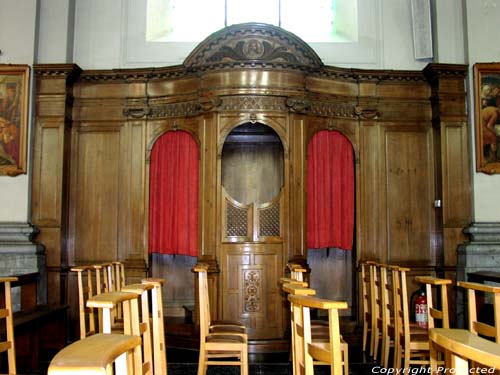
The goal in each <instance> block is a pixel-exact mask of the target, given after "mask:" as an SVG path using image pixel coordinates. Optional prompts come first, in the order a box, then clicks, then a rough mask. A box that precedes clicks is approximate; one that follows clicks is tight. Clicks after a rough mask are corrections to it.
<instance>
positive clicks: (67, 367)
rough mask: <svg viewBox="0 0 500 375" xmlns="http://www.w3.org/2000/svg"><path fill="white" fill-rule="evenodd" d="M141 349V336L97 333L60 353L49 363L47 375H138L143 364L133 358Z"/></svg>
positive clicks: (76, 342)
mask: <svg viewBox="0 0 500 375" xmlns="http://www.w3.org/2000/svg"><path fill="white" fill-rule="evenodd" d="M140 347H141V338H140V337H139V336H135V335H121V334H100V333H98V334H95V335H93V336H89V337H86V338H83V339H80V340H78V341H75V342H74V343H72V344H70V345H68V346H67V347H65V348H64V349H62V350H61V351H59V353H57V354H56V355H55V357H54V358H53V359H52V361H51V362H50V365H49V369H48V375H72V374H75V375H81V374H85V375H109V374H112V373H114V374H120V375H139V374H142V368H141V362H137V361H134V360H133V355H134V353H135V352H137V350H139V352H140ZM113 364H114V368H113Z"/></svg>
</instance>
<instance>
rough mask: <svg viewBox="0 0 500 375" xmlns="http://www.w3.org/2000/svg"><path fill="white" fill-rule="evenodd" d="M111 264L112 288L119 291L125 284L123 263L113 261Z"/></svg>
mask: <svg viewBox="0 0 500 375" xmlns="http://www.w3.org/2000/svg"><path fill="white" fill-rule="evenodd" d="M112 264H113V274H112V280H113V285H114V290H116V291H117V292H119V291H120V290H122V288H123V287H124V286H125V284H126V283H125V265H124V264H123V262H119V261H114V262H112Z"/></svg>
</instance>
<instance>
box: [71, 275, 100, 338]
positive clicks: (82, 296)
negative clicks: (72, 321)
mask: <svg viewBox="0 0 500 375" xmlns="http://www.w3.org/2000/svg"><path fill="white" fill-rule="evenodd" d="M71 271H72V272H76V275H77V284H78V312H79V321H80V338H81V339H83V338H84V337H87V336H91V335H93V334H95V333H96V322H95V318H96V317H95V315H94V310H93V309H92V308H90V307H87V300H88V299H89V298H92V297H93V296H94V295H95V293H96V292H95V286H94V279H95V276H94V275H95V268H94V267H93V266H78V267H72V268H71Z"/></svg>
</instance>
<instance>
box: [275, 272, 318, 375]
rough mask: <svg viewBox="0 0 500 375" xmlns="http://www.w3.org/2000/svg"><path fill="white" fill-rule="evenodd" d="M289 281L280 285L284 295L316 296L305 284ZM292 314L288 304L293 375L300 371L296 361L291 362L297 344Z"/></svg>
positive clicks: (292, 311) (292, 310)
mask: <svg viewBox="0 0 500 375" xmlns="http://www.w3.org/2000/svg"><path fill="white" fill-rule="evenodd" d="M291 280H292V282H293V283H285V284H283V285H282V289H283V291H284V292H285V293H287V295H288V294H292V295H296V296H314V295H315V294H316V291H315V290H314V289H311V288H308V287H307V286H306V285H307V283H305V282H303V283H304V284H306V285H302V284H298V283H301V281H297V280H294V279H291ZM293 314H294V309H293V308H292V305H291V304H290V321H291V337H292V340H291V344H292V349H291V351H290V356H291V360H292V363H293V373H294V374H299V373H300V372H299V371H300V369H299V368H297V367H296V366H297V361H294V360H293V359H294V358H295V352H294V351H295V348H296V346H297V344H296V343H295V337H296V335H295V332H294V329H295V328H296V327H295V324H294V318H293ZM326 339H328V337H326Z"/></svg>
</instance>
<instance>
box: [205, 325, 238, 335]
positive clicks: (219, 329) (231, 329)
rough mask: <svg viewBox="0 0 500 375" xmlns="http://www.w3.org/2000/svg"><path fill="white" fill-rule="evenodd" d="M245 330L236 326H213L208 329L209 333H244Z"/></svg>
mask: <svg viewBox="0 0 500 375" xmlns="http://www.w3.org/2000/svg"><path fill="white" fill-rule="evenodd" d="M245 332H246V329H245V327H242V326H236V325H213V326H211V327H210V329H209V333H245Z"/></svg>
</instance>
